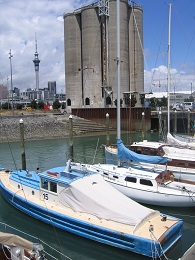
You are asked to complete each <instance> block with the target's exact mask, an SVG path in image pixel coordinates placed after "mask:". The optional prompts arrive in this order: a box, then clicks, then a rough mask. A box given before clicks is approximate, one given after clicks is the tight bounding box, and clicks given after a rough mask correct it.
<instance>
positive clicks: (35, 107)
mask: <svg viewBox="0 0 195 260" xmlns="http://www.w3.org/2000/svg"><path fill="white" fill-rule="evenodd" d="M30 107H31V108H32V109H37V102H36V101H35V100H34V99H33V100H32V101H31V102H30Z"/></svg>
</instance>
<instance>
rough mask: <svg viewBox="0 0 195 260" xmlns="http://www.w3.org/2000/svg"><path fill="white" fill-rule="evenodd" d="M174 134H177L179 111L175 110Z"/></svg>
mask: <svg viewBox="0 0 195 260" xmlns="http://www.w3.org/2000/svg"><path fill="white" fill-rule="evenodd" d="M174 133H175V134H176V133H177V111H176V110H175V114H174Z"/></svg>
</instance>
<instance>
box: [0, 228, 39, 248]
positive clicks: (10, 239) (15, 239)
mask: <svg viewBox="0 0 195 260" xmlns="http://www.w3.org/2000/svg"><path fill="white" fill-rule="evenodd" d="M0 244H2V245H7V246H19V247H21V248H23V249H26V250H33V245H34V244H33V243H32V242H30V241H28V240H26V239H24V238H22V237H20V236H17V235H14V234H10V233H4V232H0Z"/></svg>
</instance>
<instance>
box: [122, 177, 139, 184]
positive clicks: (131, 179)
mask: <svg viewBox="0 0 195 260" xmlns="http://www.w3.org/2000/svg"><path fill="white" fill-rule="evenodd" d="M125 181H128V182H133V183H136V181H137V180H136V178H134V177H126V178H125Z"/></svg>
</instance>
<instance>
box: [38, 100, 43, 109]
mask: <svg viewBox="0 0 195 260" xmlns="http://www.w3.org/2000/svg"><path fill="white" fill-rule="evenodd" d="M37 106H38V109H44V102H43V101H39V102H38V105H37Z"/></svg>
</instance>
